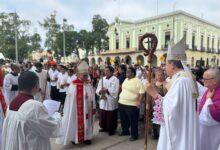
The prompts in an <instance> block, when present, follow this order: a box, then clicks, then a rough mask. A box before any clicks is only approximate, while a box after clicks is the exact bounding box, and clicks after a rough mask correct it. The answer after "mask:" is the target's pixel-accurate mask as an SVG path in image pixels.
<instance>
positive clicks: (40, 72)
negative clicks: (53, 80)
mask: <svg viewBox="0 0 220 150" xmlns="http://www.w3.org/2000/svg"><path fill="white" fill-rule="evenodd" d="M35 67H36V70H35V73H36V74H37V76H38V78H39V86H40V88H39V91H38V92H37V93H36V95H35V96H34V99H35V100H38V101H40V102H43V101H44V100H45V96H46V92H47V76H48V74H47V70H44V69H43V65H42V64H41V63H40V62H37V63H35Z"/></svg>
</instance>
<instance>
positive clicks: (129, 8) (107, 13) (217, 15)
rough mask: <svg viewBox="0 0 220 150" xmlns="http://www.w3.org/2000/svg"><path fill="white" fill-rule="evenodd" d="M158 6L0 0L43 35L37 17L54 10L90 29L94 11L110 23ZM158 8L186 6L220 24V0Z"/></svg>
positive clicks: (130, 0)
mask: <svg viewBox="0 0 220 150" xmlns="http://www.w3.org/2000/svg"><path fill="white" fill-rule="evenodd" d="M119 4H120V5H119ZM119 8H120V9H119ZM156 8H157V0H0V11H1V12H2V11H4V12H13V11H15V10H16V11H17V13H19V15H20V16H21V17H22V18H24V19H28V20H31V22H32V26H31V30H32V32H33V31H37V32H40V33H41V34H42V36H43V37H44V32H43V30H42V29H41V28H40V27H39V25H38V21H40V22H41V21H43V19H44V18H45V17H46V16H49V15H50V14H51V13H52V12H54V11H56V12H57V19H58V22H60V23H61V22H62V18H67V20H68V23H70V24H73V25H74V26H75V29H76V30H80V29H87V30H91V21H92V17H93V15H94V14H100V15H101V16H102V17H104V18H106V19H107V21H108V22H109V23H111V22H113V21H114V18H115V17H116V16H118V15H120V18H121V19H124V20H130V21H132V20H133V21H135V20H138V19H143V18H147V17H151V16H155V15H156V14H157V11H156V10H157V9H156ZM158 8H159V10H158V13H159V14H163V13H167V12H171V11H173V10H184V11H186V12H188V13H191V14H193V15H195V16H198V17H203V19H205V20H208V21H210V22H212V23H215V24H218V25H220V0H158ZM119 10H120V11H119Z"/></svg>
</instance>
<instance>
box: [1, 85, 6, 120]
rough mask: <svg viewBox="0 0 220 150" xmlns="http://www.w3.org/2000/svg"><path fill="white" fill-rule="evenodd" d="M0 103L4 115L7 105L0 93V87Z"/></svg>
mask: <svg viewBox="0 0 220 150" xmlns="http://www.w3.org/2000/svg"><path fill="white" fill-rule="evenodd" d="M0 103H1V106H2V110H3V113H4V116H6V110H7V105H6V102H5V98H4V96H3V94H2V90H1V89H0Z"/></svg>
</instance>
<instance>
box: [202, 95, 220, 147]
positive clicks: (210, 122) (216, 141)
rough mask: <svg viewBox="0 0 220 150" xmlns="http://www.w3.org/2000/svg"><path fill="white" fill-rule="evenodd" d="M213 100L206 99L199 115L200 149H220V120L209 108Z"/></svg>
mask: <svg viewBox="0 0 220 150" xmlns="http://www.w3.org/2000/svg"><path fill="white" fill-rule="evenodd" d="M212 104H213V102H212V100H211V99H210V98H209V99H207V100H206V102H205V104H204V106H203V108H202V111H201V112H200V115H199V122H200V143H201V149H200V150H219V149H218V148H220V122H217V121H215V120H214V119H213V118H212V116H211V114H210V110H209V106H210V105H212Z"/></svg>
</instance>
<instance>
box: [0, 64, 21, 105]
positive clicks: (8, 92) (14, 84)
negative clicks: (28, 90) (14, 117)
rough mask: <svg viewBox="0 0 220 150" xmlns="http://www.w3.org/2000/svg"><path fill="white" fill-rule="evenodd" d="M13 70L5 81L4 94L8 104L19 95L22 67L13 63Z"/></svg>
mask: <svg viewBox="0 0 220 150" xmlns="http://www.w3.org/2000/svg"><path fill="white" fill-rule="evenodd" d="M11 70H12V71H11V72H10V73H8V74H7V75H6V76H5V78H4V82H3V90H4V96H5V100H6V103H7V105H10V103H11V101H12V100H13V99H14V98H15V97H16V96H17V95H18V76H19V73H20V67H19V65H18V64H11Z"/></svg>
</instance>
